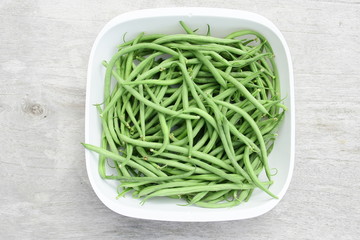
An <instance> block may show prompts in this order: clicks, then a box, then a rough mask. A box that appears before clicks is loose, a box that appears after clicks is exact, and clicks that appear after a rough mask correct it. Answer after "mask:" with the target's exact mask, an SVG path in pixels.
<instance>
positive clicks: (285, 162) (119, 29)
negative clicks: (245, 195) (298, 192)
mask: <svg viewBox="0 0 360 240" xmlns="http://www.w3.org/2000/svg"><path fill="white" fill-rule="evenodd" d="M180 20H183V21H184V22H185V23H187V24H188V25H189V26H190V27H191V28H193V29H195V28H199V31H198V32H199V33H206V31H207V24H209V25H210V26H211V33H212V35H213V36H217V37H224V36H226V35H228V34H229V33H231V32H234V31H237V30H241V29H252V30H255V31H257V32H259V33H261V34H263V35H264V36H265V37H266V38H267V40H268V41H269V42H270V44H271V46H272V47H273V50H274V53H275V56H276V57H275V59H276V64H277V67H278V71H279V76H280V81H281V93H282V97H283V98H285V100H284V103H285V105H286V106H288V107H289V111H287V113H286V117H285V120H284V122H283V123H282V125H281V127H280V130H279V137H278V139H277V141H276V143H275V147H274V149H273V152H272V153H271V154H270V156H269V164H270V167H271V168H276V169H277V170H278V173H277V175H276V176H274V182H275V183H274V184H273V185H272V186H271V187H270V190H271V191H272V192H274V193H275V194H277V195H278V196H279V198H280V199H281V198H282V196H283V195H284V194H285V192H286V190H287V187H288V185H289V181H290V178H291V175H292V168H293V143H294V135H293V134H294V129H293V127H294V126H293V117H294V116H293V112H294V111H293V99H292V98H293V94H292V78H293V76H292V67H291V62H290V54H289V51H288V49H287V45H286V43H285V41H284V39H283V37H282V35H281V33H280V32H279V31H278V30H277V28H276V27H275V26H274V25H273V24H272V23H271V22H269V21H268V20H267V19H265V18H263V17H261V16H259V15H256V14H253V13H248V12H243V11H233V10H224V9H203V8H201V9H196V8H195V9H194V8H184V9H181V8H180V9H179V8H177V9H176V8H175V9H153V10H143V11H137V12H132V13H128V14H124V15H121V16H119V17H117V18H115V19H113V20H112V21H110V22H109V23H108V24H107V25H106V26H105V27H104V29H103V30H102V31H101V32H100V34H99V35H98V37H97V39H96V41H95V43H94V46H93V49H92V52H91V56H90V60H89V68H88V83H87V84H88V85H87V102H86V139H85V140H86V142H87V143H90V144H94V145H97V146H99V145H100V137H101V122H100V119H99V117H98V114H97V111H96V108H95V107H94V106H93V104H96V103H101V102H103V80H104V75H105V69H104V67H103V66H102V64H101V62H102V61H103V60H110V59H111V57H112V56H113V54H114V53H115V52H116V51H117V48H116V46H117V45H118V44H121V43H122V42H123V36H124V34H125V33H126V35H125V39H128V40H129V39H132V38H134V37H136V36H137V35H138V34H139V33H140V32H145V33H146V34H151V33H165V34H175V33H184V31H183V29H182V28H181V26H180V24H179V21H180ZM86 164H87V170H88V175H89V179H90V182H91V184H92V186H93V188H94V191H95V192H96V194H97V195H98V197H99V198H100V199H101V201H102V202H103V203H104V204H105V205H106V206H107V207H109V208H110V209H112V210H113V211H115V212H117V213H120V214H123V215H126V216H131V217H137V218H145V219H157V220H170V221H217V220H233V219H244V218H250V217H255V216H258V215H261V214H263V213H265V212H267V211H269V210H270V209H271V208H273V207H274V206H275V205H276V204H277V203H278V202H279V200H275V199H271V197H269V196H268V195H267V194H265V193H263V192H262V191H260V190H255V191H254V193H253V196H252V197H251V199H250V201H249V202H247V203H244V204H240V205H239V206H237V207H234V208H228V209H205V208H199V207H194V206H179V205H177V204H179V203H183V202H180V201H179V200H174V199H168V198H160V199H159V198H157V199H150V200H149V201H147V202H146V203H145V204H144V205H140V204H139V202H140V201H139V200H137V199H133V198H132V197H131V196H126V197H125V198H120V199H116V195H117V194H116V187H117V183H116V182H114V181H105V180H103V179H101V178H100V176H99V174H98V165H97V164H98V156H97V154H95V153H92V152H90V151H86ZM260 177H261V176H260ZM264 179H265V178H264Z"/></svg>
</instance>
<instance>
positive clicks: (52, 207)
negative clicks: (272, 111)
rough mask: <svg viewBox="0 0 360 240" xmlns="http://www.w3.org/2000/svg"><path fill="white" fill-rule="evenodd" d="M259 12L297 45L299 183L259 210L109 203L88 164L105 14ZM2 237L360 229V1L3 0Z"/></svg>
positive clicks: (354, 233)
mask: <svg viewBox="0 0 360 240" xmlns="http://www.w3.org/2000/svg"><path fill="white" fill-rule="evenodd" d="M175 6H176V7H178V6H189V7H196V6H197V7H204V6H206V7H224V8H233V9H242V10H248V11H253V12H256V13H259V14H261V15H263V16H265V17H267V18H268V19H270V20H271V21H272V22H274V23H275V25H277V26H278V28H279V29H280V30H281V31H282V33H283V35H284V36H285V38H286V40H287V42H288V45H289V47H290V50H291V53H292V59H293V64H294V73H295V94H296V158H295V170H294V176H293V180H292V182H291V185H290V188H289V190H288V192H287V194H286V196H285V197H284V199H283V200H282V201H281V202H280V203H279V205H278V206H277V207H276V208H275V209H273V210H272V211H270V212H269V213H267V214H265V215H263V216H261V217H258V218H255V219H250V220H244V221H229V222H212V223H176V222H159V221H148V220H139V219H133V218H128V217H124V216H121V215H118V214H116V213H114V212H112V211H110V210H109V209H108V208H107V207H105V206H104V205H103V204H102V203H101V202H100V200H99V199H98V198H97V197H96V195H95V193H94V192H93V190H92V188H91V186H90V184H89V181H88V178H87V173H86V169H85V159H84V150H83V148H82V146H81V145H80V144H79V143H80V142H81V141H83V139H84V104H85V87H86V68H87V61H88V57H89V54H90V49H91V46H92V44H93V42H94V40H95V37H96V35H97V34H98V32H99V31H100V29H101V28H102V27H103V26H104V24H105V23H106V22H107V21H109V20H110V19H112V18H113V17H115V16H117V15H119V14H121V13H124V12H128V11H132V10H137V9H142V8H153V7H175ZM0 41H1V44H0V129H1V132H0V149H1V151H0V169H1V170H0V239H100V237H104V239H359V236H360V227H359V226H360V204H359V202H360V173H359V170H360V159H359V157H360V95H359V90H360V77H359V76H360V70H359V68H360V2H359V1H350V0H342V1H331V0H325V1H266V0H262V1H260V0H251V1H250V0H248V1H236V0H229V1H225V2H224V3H223V1H220V0H208V1H200V0H190V1H185V0H184V1H181V0H173V1H165V0H162V1H161V0H153V1H121V0H97V1H86V0H66V1H47V0H38V1H30V0H29V1H14V0H1V1H0Z"/></svg>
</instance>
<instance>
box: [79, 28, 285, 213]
mask: <svg viewBox="0 0 360 240" xmlns="http://www.w3.org/2000/svg"><path fill="white" fill-rule="evenodd" d="M180 25H181V26H182V27H183V29H184V31H185V32H186V34H174V35H166V34H150V35H147V34H144V33H139V34H138V35H137V36H136V37H135V38H134V39H132V40H129V41H126V42H125V40H124V43H123V44H120V45H119V50H118V52H116V53H115V54H114V55H113V57H112V58H111V59H110V60H109V62H106V61H104V62H103V65H104V66H105V67H106V72H105V79H104V92H103V97H104V99H103V103H102V104H98V105H96V107H97V109H98V112H99V115H100V120H101V125H102V135H101V147H96V146H94V145H89V144H83V145H84V147H85V148H87V149H88V150H90V151H93V152H95V153H98V155H99V161H98V164H99V166H98V167H99V174H100V176H101V178H102V179H105V180H115V181H119V187H118V189H117V192H118V194H117V198H119V197H122V196H125V194H127V193H129V192H131V195H132V196H133V197H134V198H141V202H142V203H143V202H145V201H146V200H147V199H149V198H153V197H160V196H167V197H169V198H177V199H178V198H180V199H183V200H185V201H187V204H183V205H195V206H199V207H206V208H222V207H233V206H237V205H239V204H241V203H242V202H246V201H248V200H249V198H250V196H251V195H252V193H253V190H254V188H259V189H260V190H262V191H263V192H265V193H267V194H268V195H270V196H271V197H274V198H276V195H275V194H273V193H271V192H270V191H269V189H268V187H269V185H271V184H272V183H273V181H272V180H271V176H273V174H271V173H270V166H269V163H268V155H269V154H270V153H271V151H272V149H273V147H274V143H275V139H276V136H277V133H276V132H277V131H278V129H279V127H280V123H281V122H282V120H283V118H284V117H285V111H286V106H284V105H283V104H282V98H281V95H280V90H281V89H280V81H279V72H278V70H277V67H276V62H275V59H274V53H273V50H272V48H271V46H270V43H269V42H268V41H267V40H266V39H265V37H263V36H262V35H261V34H259V33H256V32H254V31H252V30H241V31H237V32H233V33H231V34H229V35H228V36H227V37H225V38H219V37H211V36H210V26H209V25H208V29H207V34H206V36H205V35H201V34H199V33H195V32H196V31H197V30H192V29H191V28H190V27H189V26H187V25H186V24H185V23H184V22H182V21H180ZM132 34H133V33H132ZM106 164H108V165H109V166H106ZM110 164H111V165H110ZM107 167H110V168H115V170H116V172H115V173H114V174H111V173H107ZM263 170H265V173H266V176H267V178H268V182H261V181H260V180H259V178H258V175H259V174H260V173H261V172H262V171H263Z"/></svg>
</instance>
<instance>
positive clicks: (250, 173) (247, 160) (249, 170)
mask: <svg viewBox="0 0 360 240" xmlns="http://www.w3.org/2000/svg"><path fill="white" fill-rule="evenodd" d="M249 151H250V150H249V148H248V147H246V148H245V153H244V158H243V159H244V163H245V167H246V169H247V170H248V173H249V175H250V177H251V179H252V180H253V182H254V184H255V185H256V186H257V187H259V188H260V189H261V190H263V191H264V192H266V193H267V194H269V195H270V196H271V197H273V198H276V199H277V198H278V197H277V196H276V195H274V194H273V193H272V192H270V191H269V190H268V189H267V188H266V187H265V186H264V185H263V183H261V182H260V180H259V179H258V178H257V177H256V175H255V173H254V170H253V168H252V166H251V164H250V161H249Z"/></svg>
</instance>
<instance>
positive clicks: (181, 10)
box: [85, 7, 295, 222]
mask: <svg viewBox="0 0 360 240" xmlns="http://www.w3.org/2000/svg"><path fill="white" fill-rule="evenodd" d="M166 16H207V17H231V18H236V19H247V20H252V21H255V22H258V23H261V24H262V25H265V26H266V27H267V28H269V29H270V30H271V31H273V32H274V33H275V34H276V35H277V37H278V38H279V40H280V42H281V44H282V46H283V47H284V50H285V55H286V59H287V63H288V71H289V80H288V81H289V94H290V96H291V98H290V106H289V111H290V114H289V115H290V117H291V119H290V141H291V143H290V159H289V171H288V177H287V179H286V182H285V184H284V186H283V188H282V190H281V191H280V193H279V194H278V196H279V199H272V200H270V201H269V202H268V203H264V204H263V205H262V208H261V209H260V210H259V211H247V212H244V215H242V216H236V217H235V216H233V215H231V216H229V215H225V216H221V217H219V218H217V219H208V218H206V217H205V218H204V217H201V216H200V217H196V216H192V217H189V216H188V214H184V215H182V216H181V217H172V216H168V215H163V214H159V215H157V216H149V215H144V214H143V213H142V211H132V212H130V211H128V210H126V209H125V208H118V207H115V206H113V203H112V202H111V201H109V199H108V198H106V196H105V195H104V194H103V193H102V192H101V190H100V189H98V188H97V187H96V184H95V179H94V178H93V177H92V174H91V168H90V164H89V161H90V158H91V156H90V151H88V150H86V149H85V159H86V169H87V174H88V178H89V181H90V184H91V186H92V188H93V190H94V192H95V194H96V195H97V196H98V198H99V199H100V200H101V201H102V202H103V204H104V205H105V206H107V207H108V208H109V209H111V210H112V211H114V212H116V213H118V214H121V215H125V216H128V217H134V218H140V219H149V220H163V221H180V222H210V221H228V220H241V219H248V218H253V217H257V216H260V215H262V214H265V213H266V212H268V211H270V210H271V209H273V208H274V207H275V206H276V205H277V204H278V203H279V202H280V200H281V199H282V198H283V196H284V195H285V193H286V191H287V189H288V187H289V185H290V182H291V179H292V175H293V169H294V157H295V104H294V103H295V100H294V76H293V66H292V61H291V55H290V50H289V47H288V45H287V43H286V41H285V38H284V37H283V35H282V34H281V32H280V30H279V29H278V28H277V27H276V26H275V25H274V24H273V23H272V22H271V21H270V20H268V19H267V18H265V17H263V16H261V15H259V14H256V13H253V12H249V11H243V10H234V9H226V8H202V7H172V8H152V9H142V10H135V11H131V12H126V13H123V14H120V15H118V16H116V17H114V18H113V19H111V20H110V21H109V22H108V23H106V24H105V26H104V27H103V28H102V30H101V31H100V32H99V34H98V35H97V37H96V39H95V41H94V43H93V45H92V49H91V53H90V56H89V62H88V69H87V83H86V104H85V142H89V135H90V134H89V130H90V124H89V115H90V113H89V112H90V110H89V106H90V105H91V103H90V90H91V77H90V76H91V72H92V69H91V67H92V66H93V60H94V54H95V50H96V47H97V45H98V43H99V41H100V40H101V38H102V37H103V35H104V34H105V33H106V32H107V31H109V30H110V29H111V28H113V27H114V26H116V25H118V24H122V23H124V22H127V21H131V20H136V19H143V18H149V17H166ZM132 210H134V209H132Z"/></svg>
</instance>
